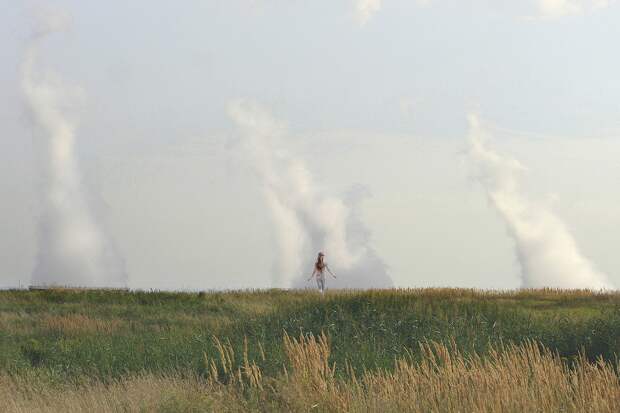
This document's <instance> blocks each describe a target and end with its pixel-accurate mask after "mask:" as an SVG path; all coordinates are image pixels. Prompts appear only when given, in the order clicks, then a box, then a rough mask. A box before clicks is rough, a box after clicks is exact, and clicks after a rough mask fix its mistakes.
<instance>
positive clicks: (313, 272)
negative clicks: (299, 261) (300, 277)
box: [308, 268, 316, 281]
mask: <svg viewBox="0 0 620 413" xmlns="http://www.w3.org/2000/svg"><path fill="white" fill-rule="evenodd" d="M314 274H316V268H315V269H314V270H313V271H312V275H311V276H310V278H308V281H310V280H311V279H312V277H314Z"/></svg>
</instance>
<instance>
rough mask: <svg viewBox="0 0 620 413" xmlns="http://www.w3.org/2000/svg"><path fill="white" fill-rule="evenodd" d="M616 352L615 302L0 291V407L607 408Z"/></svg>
mask: <svg viewBox="0 0 620 413" xmlns="http://www.w3.org/2000/svg"><path fill="white" fill-rule="evenodd" d="M617 354H620V294H616V293H605V294H603V293H592V292H588V291H557V290H522V291H513V292H482V291H475V290H463V289H418V290H377V291H363V292H362V291H332V292H328V293H327V294H326V295H325V296H320V295H319V294H317V293H314V292H310V291H280V290H269V291H243V292H234V291H233V292H208V293H170V292H123V291H92V290H91V291H86V290H48V291H3V292H0V403H1V404H3V405H5V406H9V407H7V409H8V411H37V410H38V411H84V410H89V411H110V410H116V411H221V410H228V411H244V410H262V411H290V410H295V411H308V410H312V411H343V410H344V411H369V410H370V411H376V410H387V411H402V410H411V411H428V410H435V411H459V410H462V409H463V408H464V406H468V409H466V410H479V411H506V410H523V409H533V408H534V409H538V408H543V407H544V408H545V409H552V410H555V409H563V410H565V411H583V410H584V409H586V410H592V411H613V406H614V405H617V404H618V403H619V402H620V385H619V384H618V376H617V372H618V367H617V361H616V355H617ZM472 389H477V390H476V391H472ZM532 403H533V404H532Z"/></svg>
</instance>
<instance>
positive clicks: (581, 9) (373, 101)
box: [0, 0, 620, 289]
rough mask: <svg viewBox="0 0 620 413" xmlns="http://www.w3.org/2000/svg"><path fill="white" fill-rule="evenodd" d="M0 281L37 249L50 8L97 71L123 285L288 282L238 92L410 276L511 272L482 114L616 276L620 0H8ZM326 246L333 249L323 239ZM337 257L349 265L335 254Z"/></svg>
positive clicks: (0, 130) (492, 280)
mask: <svg viewBox="0 0 620 413" xmlns="http://www.w3.org/2000/svg"><path fill="white" fill-rule="evenodd" d="M0 7H1V9H2V10H3V11H2V13H1V14H0V59H1V62H2V64H1V65H0V91H1V92H2V96H3V99H2V104H1V105H0V217H1V219H0V274H1V275H0V287H9V286H17V285H19V284H20V283H21V284H22V285H23V284H28V283H29V282H30V276H31V273H32V271H33V268H34V267H35V260H36V258H35V257H36V248H37V243H36V238H37V221H38V217H39V216H40V215H41V203H40V194H39V191H38V188H39V187H40V177H39V174H38V169H37V165H36V164H37V161H36V157H35V149H34V144H33V127H32V125H31V122H30V117H29V115H28V113H27V110H26V108H25V104H24V97H23V94H22V91H21V89H20V65H21V62H22V60H23V57H24V53H25V50H26V45H27V42H28V39H29V38H30V37H31V35H32V33H33V30H34V29H35V27H36V16H37V15H39V14H41V13H48V12H56V11H57V10H61V11H63V13H67V14H68V15H70V16H71V22H72V24H71V26H70V28H69V29H68V30H67V31H64V32H62V33H56V34H53V35H51V36H50V37H49V38H48V39H46V40H45V41H44V42H43V43H42V44H41V55H40V58H39V61H38V65H39V66H38V67H39V69H40V70H44V71H50V72H53V73H55V74H56V75H57V76H58V77H59V78H61V79H62V80H63V82H64V83H65V84H68V85H72V86H78V87H80V88H81V90H82V94H81V97H80V99H79V102H78V103H74V104H73V105H71V107H69V108H67V111H68V113H69V114H70V116H71V117H72V118H74V119H77V120H78V124H79V127H78V130H77V132H76V139H77V140H76V145H77V150H78V152H79V159H78V160H79V164H80V168H81V171H82V174H83V181H84V184H85V186H86V187H87V188H88V191H89V193H91V194H93V195H94V196H95V197H96V198H99V201H100V202H99V201H98V202H97V206H96V209H97V210H98V213H99V214H100V215H101V216H102V217H103V220H104V222H103V223H102V225H104V226H105V228H106V230H107V232H108V233H109V234H110V235H111V236H112V238H113V239H114V241H115V242H116V244H117V246H118V249H119V251H120V252H121V254H122V256H123V258H124V261H125V265H126V270H127V274H128V277H129V281H128V283H129V286H130V287H135V288H166V289H208V288H258V287H269V286H272V280H273V277H272V271H273V268H274V263H275V262H276V261H277V260H278V257H277V255H278V254H279V251H280V250H279V249H278V248H277V244H278V239H277V237H278V235H277V228H276V227H275V226H274V222H273V219H272V216H271V213H270V210H269V207H268V204H267V203H266V201H265V197H264V193H263V188H262V186H263V183H261V182H260V180H259V179H258V178H257V174H256V171H255V169H254V167H253V165H252V163H251V162H248V159H247V156H246V155H245V154H244V151H243V149H242V146H243V145H242V143H243V137H242V136H240V133H239V128H238V125H236V124H235V122H234V121H233V120H232V119H231V117H230V115H229V113H228V110H227V108H228V107H229V105H230V103H231V102H232V101H235V100H237V99H246V100H250V101H252V102H256V104H257V105H260V106H261V107H262V108H263V109H264V110H265V111H267V112H269V113H271V114H272V116H273V117H274V118H275V119H278V120H279V121H280V122H282V123H283V124H285V125H286V130H285V132H284V133H283V139H282V142H281V143H280V144H281V145H282V147H281V148H278V149H277V151H279V150H282V151H286V152H287V153H290V154H292V155H291V156H292V157H293V158H294V159H296V160H299V162H302V163H303V164H304V165H305V167H306V168H307V170H308V172H309V173H311V175H312V177H313V179H314V182H316V184H317V185H318V186H319V187H320V188H321V191H323V192H325V193H329V194H330V196H334V197H341V198H344V197H345V195H343V194H347V193H349V192H350V190H351V188H358V189H359V188H360V187H362V188H365V190H366V192H367V193H369V194H370V196H369V197H368V198H367V199H365V200H364V201H363V203H362V206H361V220H362V221H363V223H364V224H365V225H366V227H367V229H368V230H369V232H370V234H371V244H372V246H373V247H374V250H375V251H376V253H377V255H378V256H379V257H380V258H381V259H383V261H384V262H385V263H386V264H387V265H388V267H389V270H390V274H391V276H392V279H393V280H394V283H395V285H397V286H401V287H414V286H415V287H417V286H458V287H480V288H516V287H518V286H519V285H520V284H519V279H520V278H519V271H520V269H519V265H518V261H517V256H516V254H515V249H514V241H513V240H512V239H511V238H510V237H509V236H508V234H507V231H506V225H505V223H504V222H503V221H502V219H501V217H500V216H499V215H498V214H497V212H496V211H495V210H494V209H493V207H492V206H491V205H490V204H489V202H488V201H487V198H486V196H485V192H484V190H483V188H481V187H480V185H479V184H478V183H477V181H476V180H475V179H474V178H473V177H472V170H471V165H470V162H469V160H468V157H467V148H468V141H467V136H468V124H467V116H468V114H470V113H476V114H477V115H478V116H479V117H480V119H481V120H482V123H483V125H484V127H485V129H486V130H487V131H488V134H489V146H491V147H493V149H494V150H495V151H497V152H500V153H502V154H504V155H506V156H509V157H511V158H514V159H518V160H519V161H520V162H521V164H523V165H524V166H525V167H526V168H527V170H526V171H525V172H524V176H523V182H522V187H523V190H524V191H525V192H527V194H528V196H530V197H532V198H533V199H537V200H539V201H540V202H542V203H546V204H548V205H551V206H550V208H552V209H553V210H554V211H555V212H556V213H557V215H558V216H559V217H560V218H561V219H563V220H564V222H565V223H566V225H567V226H568V228H569V230H570V231H571V232H572V234H573V235H574V237H575V239H576V241H577V243H578V245H579V247H580V250H581V252H582V253H583V255H584V256H586V257H587V258H589V259H590V260H591V261H592V262H593V264H594V266H595V267H596V268H597V269H598V270H599V271H601V272H603V273H606V274H607V275H608V276H609V279H610V280H611V281H612V282H613V283H614V284H615V285H616V286H618V285H620V254H618V253H617V251H616V249H617V246H618V245H620V231H619V229H620V212H619V209H618V203H619V201H620V195H619V192H618V191H619V190H618V188H619V185H618V183H619V182H618V181H619V179H618V178H619V177H620V160H619V159H620V158H619V155H620V141H619V138H620V76H619V75H618V74H619V73H620V57H619V54H618V52H617V43H618V39H620V6H618V5H617V4H616V2H614V1H611V0H610V1H605V0H590V1H586V0H531V1H529V2H528V1H512V2H511V1H506V0H501V1H490V0H472V1H454V0H452V1H451V0H426V1H422V0H418V1H411V0H383V1H380V0H357V1H353V0H342V1H335V0H330V1H312V2H302V1H276V0H228V1H206V0H200V1H199V0H195V1H190V0H187V1H184V2H169V1H160V0H150V1H132V2H124V1H106V2H84V1H77V0H75V1H69V0H66V1H60V0H59V1H49V2H35V1H12V0H0ZM326 253H327V256H328V259H329V258H330V254H329V251H326ZM329 262H330V266H331V267H332V268H334V269H335V270H336V271H337V270H338V267H339V263H338V262H335V261H334V260H333V259H332V260H330V261H329Z"/></svg>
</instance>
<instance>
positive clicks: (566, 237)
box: [469, 115, 612, 290]
mask: <svg viewBox="0 0 620 413" xmlns="http://www.w3.org/2000/svg"><path fill="white" fill-rule="evenodd" d="M469 125H470V136H469V138H470V157H471V159H472V161H473V162H474V165H475V166H476V168H477V178H478V179H479V180H480V182H481V183H482V185H483V186H484V188H485V190H486V193H487V196H488V199H489V201H490V203H491V204H492V205H493V207H495V209H496V210H497V211H498V212H499V214H500V216H501V217H502V218H503V219H504V221H505V223H506V226H507V227H508V233H509V234H510V237H511V238H513V240H514V242H515V248H516V254H517V257H518V260H519V264H520V266H521V277H522V279H521V281H522V286H523V287H525V288H540V287H555V288H571V289H572V288H590V289H595V290H598V289H607V288H612V286H611V284H610V283H609V281H608V280H607V276H605V275H604V274H602V273H600V272H598V271H597V270H596V269H594V267H593V265H592V264H591V263H590V261H588V260H587V259H586V258H585V257H583V256H582V255H581V253H580V251H579V248H578V246H577V243H576V242H575V239H574V238H573V236H572V235H571V234H570V231H569V230H568V228H567V227H566V225H565V224H564V222H563V221H562V220H561V219H560V218H559V217H558V216H556V215H555V214H554V213H553V211H552V210H551V209H550V208H549V207H548V206H546V205H542V204H539V203H535V202H533V201H531V200H530V199H528V198H527V196H525V195H524V194H523V193H522V192H521V190H520V188H519V175H520V173H521V172H522V171H523V170H524V167H523V166H522V165H521V164H520V163H519V162H518V161H516V160H514V159H510V158H506V157H503V156H501V155H499V154H497V153H496V152H493V151H492V150H490V149H488V148H487V147H486V146H485V142H484V136H483V130H482V128H481V127H480V122H479V120H478V118H477V117H476V116H473V115H471V116H470V117H469Z"/></svg>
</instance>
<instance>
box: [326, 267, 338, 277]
mask: <svg viewBox="0 0 620 413" xmlns="http://www.w3.org/2000/svg"><path fill="white" fill-rule="evenodd" d="M325 269H327V272H329V273H330V274H331V275H332V277H334V278H336V276H335V275H334V273H333V272H332V270H330V269H329V266H328V265H325Z"/></svg>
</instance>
